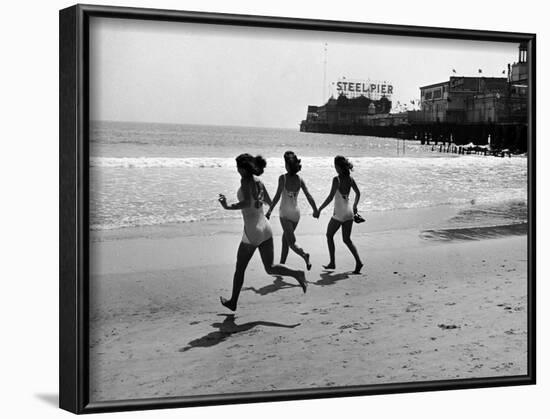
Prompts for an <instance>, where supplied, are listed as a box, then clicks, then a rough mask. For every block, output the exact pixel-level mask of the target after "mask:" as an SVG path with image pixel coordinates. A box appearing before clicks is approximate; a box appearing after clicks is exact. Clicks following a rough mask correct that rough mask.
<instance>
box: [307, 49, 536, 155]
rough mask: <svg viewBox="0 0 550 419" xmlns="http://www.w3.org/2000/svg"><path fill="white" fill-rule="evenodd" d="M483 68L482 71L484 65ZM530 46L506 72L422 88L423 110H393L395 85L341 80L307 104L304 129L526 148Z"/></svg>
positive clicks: (514, 149)
mask: <svg viewBox="0 0 550 419" xmlns="http://www.w3.org/2000/svg"><path fill="white" fill-rule="evenodd" d="M480 71H481V70H480ZM527 86H528V67H527V45H526V44H523V43H522V44H520V46H519V60H518V62H516V63H513V64H509V65H508V74H507V76H506V77H481V76H480V77H459V76H452V77H450V78H449V80H446V81H443V82H440V83H435V84H430V85H427V86H422V87H420V101H419V105H420V108H419V109H418V110H412V111H404V112H398V113H392V112H391V109H392V102H391V100H390V98H391V94H392V93H393V86H391V85H389V84H387V83H371V82H366V83H365V82H357V81H344V80H341V81H339V82H338V83H337V91H338V93H339V94H338V96H337V97H336V98H334V97H331V98H330V99H329V100H328V101H327V102H326V103H325V104H324V105H322V106H311V105H310V106H308V110H307V116H306V119H305V120H303V121H302V122H301V124H300V131H303V132H315V133H334V134H350V135H368V136H378V137H393V138H400V139H405V140H420V141H421V143H422V144H430V143H432V144H433V143H435V144H437V143H438V142H439V143H444V144H445V143H446V144H454V145H456V146H460V145H465V144H469V145H479V146H484V145H489V147H490V148H491V149H492V150H509V151H511V152H514V153H522V152H526V151H527Z"/></svg>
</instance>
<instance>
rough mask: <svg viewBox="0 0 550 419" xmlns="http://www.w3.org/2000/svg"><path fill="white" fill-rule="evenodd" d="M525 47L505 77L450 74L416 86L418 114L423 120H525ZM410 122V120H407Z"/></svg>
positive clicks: (415, 116) (479, 122) (509, 66)
mask: <svg viewBox="0 0 550 419" xmlns="http://www.w3.org/2000/svg"><path fill="white" fill-rule="evenodd" d="M527 79H528V67H527V46H526V44H524V43H522V44H520V46H519V60H518V62H517V63H514V64H511V65H508V77H450V78H449V80H448V81H444V82H440V83H436V84H430V85H427V86H423V87H421V88H420V97H421V111H420V114H416V115H411V116H412V117H413V118H414V119H415V120H417V121H422V122H425V123H434V122H435V123H450V124H482V123H489V124H491V123H517V122H526V121H527V86H528V80H527ZM411 122H413V121H411Z"/></svg>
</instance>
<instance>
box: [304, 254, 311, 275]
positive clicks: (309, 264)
mask: <svg viewBox="0 0 550 419" xmlns="http://www.w3.org/2000/svg"><path fill="white" fill-rule="evenodd" d="M304 260H305V261H306V268H307V270H308V271H311V262H310V261H309V253H306V257H305V258H304Z"/></svg>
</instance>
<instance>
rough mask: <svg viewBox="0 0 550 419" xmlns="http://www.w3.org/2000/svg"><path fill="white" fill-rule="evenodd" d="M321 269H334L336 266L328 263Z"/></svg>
mask: <svg viewBox="0 0 550 419" xmlns="http://www.w3.org/2000/svg"><path fill="white" fill-rule="evenodd" d="M323 268H325V269H336V265H335V264H334V263H329V264H328V265H323Z"/></svg>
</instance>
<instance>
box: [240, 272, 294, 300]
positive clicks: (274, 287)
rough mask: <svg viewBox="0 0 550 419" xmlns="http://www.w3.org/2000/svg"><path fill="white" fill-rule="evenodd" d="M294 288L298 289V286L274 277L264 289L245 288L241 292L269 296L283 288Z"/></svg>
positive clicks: (279, 277)
mask: <svg viewBox="0 0 550 419" xmlns="http://www.w3.org/2000/svg"><path fill="white" fill-rule="evenodd" d="M294 287H299V285H298V284H289V283H288V282H285V281H283V277H282V276H276V277H275V280H274V281H273V283H272V284H269V285H266V286H265V287H261V288H254V287H246V288H243V291H253V292H255V293H256V294H259V295H267V294H271V293H274V292H277V291H279V290H282V289H284V288H294Z"/></svg>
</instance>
